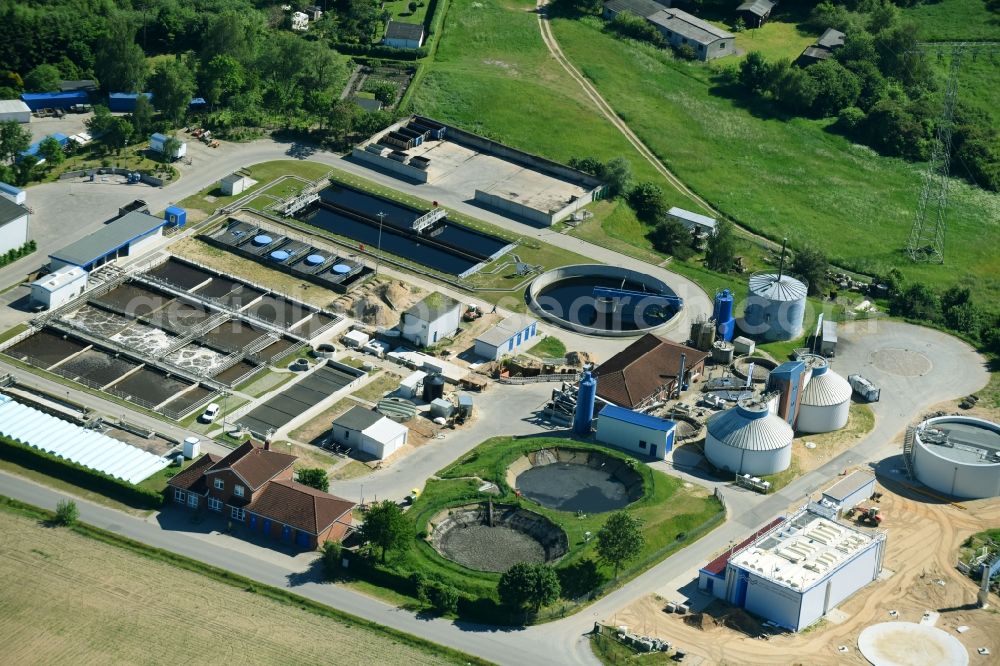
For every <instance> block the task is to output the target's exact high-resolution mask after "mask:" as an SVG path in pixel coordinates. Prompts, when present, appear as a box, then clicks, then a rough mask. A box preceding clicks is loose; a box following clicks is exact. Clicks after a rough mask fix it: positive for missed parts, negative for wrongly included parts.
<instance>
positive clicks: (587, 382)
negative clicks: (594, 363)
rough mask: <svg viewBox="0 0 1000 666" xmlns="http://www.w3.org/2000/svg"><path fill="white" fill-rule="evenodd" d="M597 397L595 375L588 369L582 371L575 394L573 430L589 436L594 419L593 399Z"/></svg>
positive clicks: (578, 433)
mask: <svg viewBox="0 0 1000 666" xmlns="http://www.w3.org/2000/svg"><path fill="white" fill-rule="evenodd" d="M596 397H597V377H594V376H593V375H592V374H590V370H584V371H583V379H581V380H580V390H579V392H578V393H577V394H576V412H574V413H573V432H575V433H576V434H577V435H583V436H585V437H586V436H589V435H590V429H591V423H592V422H593V420H594V399H595V398H596Z"/></svg>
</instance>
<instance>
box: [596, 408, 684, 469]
mask: <svg viewBox="0 0 1000 666" xmlns="http://www.w3.org/2000/svg"><path fill="white" fill-rule="evenodd" d="M676 432H677V424H676V423H674V422H673V421H668V420H667V419H660V418H657V417H655V416H650V415H649V414H643V413H641V412H635V411H632V410H631V409H625V408H624V407H618V406H617V405H605V406H604V408H603V409H602V410H601V413H600V416H598V418H597V441H599V442H604V443H605V444H610V445H611V446H614V447H615V448H619V449H623V450H625V451H628V452H629V453H634V454H636V455H640V456H648V457H650V458H653V459H655V460H666V458H667V454H668V453H670V451H672V450H673V448H674V436H675V433H676Z"/></svg>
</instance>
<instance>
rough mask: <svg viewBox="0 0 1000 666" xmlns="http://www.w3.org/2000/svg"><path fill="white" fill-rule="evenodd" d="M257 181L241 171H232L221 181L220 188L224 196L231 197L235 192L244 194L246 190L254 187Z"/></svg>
mask: <svg viewBox="0 0 1000 666" xmlns="http://www.w3.org/2000/svg"><path fill="white" fill-rule="evenodd" d="M256 182H257V181H255V180H253V179H251V178H247V177H246V176H244V175H243V174H241V173H231V174H229V175H228V176H226V177H225V178H223V179H222V180H220V181H219V189H220V190H221V191H222V194H223V195H224V196H227V197H231V196H233V195H234V194H242V193H243V191H244V190H246V189H247V188H249V187H252V186H253V185H254V184H255V183H256Z"/></svg>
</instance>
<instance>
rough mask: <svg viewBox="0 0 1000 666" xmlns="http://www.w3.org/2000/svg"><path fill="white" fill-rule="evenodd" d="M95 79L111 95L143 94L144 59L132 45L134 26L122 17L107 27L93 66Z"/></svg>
mask: <svg viewBox="0 0 1000 666" xmlns="http://www.w3.org/2000/svg"><path fill="white" fill-rule="evenodd" d="M94 67H95V69H96V70H97V77H98V78H99V79H100V81H101V85H103V86H104V88H105V89H106V90H109V91H112V92H142V88H143V85H144V84H145V83H146V77H147V75H148V70H147V67H146V55H145V54H144V53H143V52H142V48H140V47H139V45H138V44H136V43H135V26H134V25H133V24H132V23H131V21H129V20H128V19H126V18H124V17H117V18H115V19H112V20H111V21H109V23H108V28H107V31H106V32H105V34H104V37H103V38H102V39H101V40H100V46H99V48H98V50H97V59H96V62H95V64H94Z"/></svg>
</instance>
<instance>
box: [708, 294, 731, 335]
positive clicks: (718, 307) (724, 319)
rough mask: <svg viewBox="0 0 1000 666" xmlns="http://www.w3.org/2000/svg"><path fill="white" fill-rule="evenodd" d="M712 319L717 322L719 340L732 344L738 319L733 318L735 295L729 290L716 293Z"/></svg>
mask: <svg viewBox="0 0 1000 666" xmlns="http://www.w3.org/2000/svg"><path fill="white" fill-rule="evenodd" d="M712 319H714V320H715V325H716V333H717V334H718V335H717V338H718V339H719V340H725V341H726V342H732V339H733V331H734V330H735V329H736V319H735V318H734V317H733V293H732V292H731V291H729V290H728V289H723V290H722V291H718V292H716V293H715V306H714V308H713V309H712Z"/></svg>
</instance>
